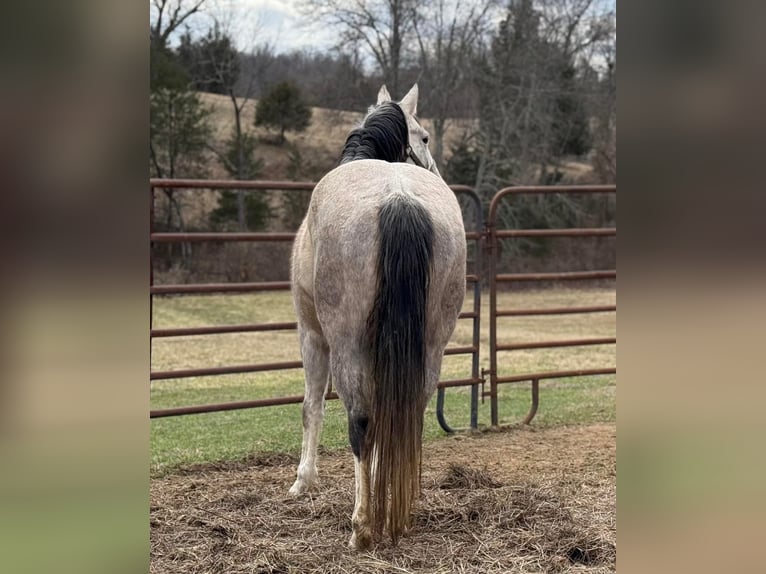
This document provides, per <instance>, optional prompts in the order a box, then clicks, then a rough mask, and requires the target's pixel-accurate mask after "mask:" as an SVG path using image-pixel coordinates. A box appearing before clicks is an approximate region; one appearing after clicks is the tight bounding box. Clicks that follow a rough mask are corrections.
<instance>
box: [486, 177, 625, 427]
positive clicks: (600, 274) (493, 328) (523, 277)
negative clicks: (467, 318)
mask: <svg viewBox="0 0 766 574" xmlns="http://www.w3.org/2000/svg"><path fill="white" fill-rule="evenodd" d="M616 192H617V188H616V187H615V186H613V185H593V186H544V187H543V186H535V187H507V188H504V189H501V190H500V191H499V192H497V193H496V194H495V196H494V197H493V198H492V201H491V202H490V206H489V215H488V217H487V231H486V235H487V251H488V257H489V265H488V267H489V357H490V368H489V371H488V372H487V371H485V374H488V375H489V382H490V390H489V392H487V393H485V394H484V395H483V396H488V397H489V398H490V410H491V412H490V418H491V423H492V425H493V426H497V425H498V423H499V421H498V392H497V391H498V385H501V384H505V383H518V382H526V381H530V382H531V391H532V403H531V407H530V410H529V412H528V413H527V415H526V417H525V418H524V420H523V421H522V422H523V423H524V424H528V423H529V422H530V421H531V420H532V419H533V418H534V416H535V414H536V413H537V409H538V406H539V401H540V397H539V393H540V391H539V384H540V381H541V380H544V379H559V378H566V377H580V376H590V375H609V374H615V373H616V372H617V369H616V368H615V367H604V368H597V369H580V370H571V369H570V370H560V371H549V372H535V373H520V374H514V375H512V376H502V377H501V376H499V374H498V353H499V352H508V351H518V350H526V349H547V348H557V347H576V346H584V345H613V344H616V343H617V339H616V338H615V337H594V338H586V339H571V340H563V341H534V342H521V343H503V344H501V343H499V342H498V335H497V319H498V318H499V317H518V316H538V315H539V316H550V315H564V314H589V313H608V312H614V311H616V310H617V307H616V306H615V305H595V306H582V307H556V308H551V307H549V308H541V309H498V303H497V293H498V285H499V284H500V283H512V282H537V281H582V280H594V279H616V278H617V271H616V269H606V270H596V271H590V270H589V271H566V272H558V273H506V274H500V273H498V272H497V264H498V256H499V249H498V248H499V241H500V240H501V239H514V238H519V237H529V238H549V237H572V238H579V237H609V236H616V235H617V229H616V228H571V229H499V228H498V222H497V216H498V210H499V207H500V205H501V202H502V201H503V200H504V199H506V198H508V199H512V198H514V197H518V196H519V195H522V194H543V193H545V194H550V193H562V194H567V195H569V194H615V193H616Z"/></svg>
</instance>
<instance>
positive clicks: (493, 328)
mask: <svg viewBox="0 0 766 574" xmlns="http://www.w3.org/2000/svg"><path fill="white" fill-rule="evenodd" d="M314 185H315V183H314V182H285V181H229V180H187V179H183V180H182V179H173V180H167V179H152V180H150V185H149V188H150V214H149V215H150V241H151V244H152V245H158V244H172V243H201V242H253V243H255V242H290V241H292V240H293V239H294V238H295V233H287V232H257V233H249V232H248V233H244V232H221V233H212V232H195V233H175V232H174V233H165V232H155V230H154V207H153V206H154V198H155V190H156V189H163V188H164V189H174V190H185V191H189V192H194V191H200V190H210V189H215V190H248V191H252V192H265V191H311V190H313V188H314ZM450 187H451V188H452V190H453V191H454V192H455V193H456V195H458V196H462V197H465V198H466V199H467V202H468V204H469V206H470V208H469V209H470V212H469V214H468V215H469V217H465V220H466V222H469V223H467V230H466V240H467V241H468V242H469V245H471V246H472V252H473V256H472V257H471V258H470V261H469V262H468V265H467V275H466V282H467V283H468V290H467V292H468V293H471V294H472V298H473V304H472V308H471V310H470V311H465V312H462V313H461V314H460V319H470V320H471V322H472V338H471V345H468V346H465V345H464V346H452V347H448V348H447V349H446V351H445V355H462V354H470V355H471V373H470V376H468V377H465V378H460V379H453V380H442V381H440V382H439V385H438V391H437V401H436V403H437V404H436V417H437V420H438V422H439V424H440V426H441V427H442V429H444V430H445V431H447V432H453V430H454V429H453V428H452V427H451V426H450V425H449V424H448V422H447V421H446V419H445V416H444V405H445V390H446V389H448V388H452V387H459V386H470V387H471V395H470V397H471V406H470V420H469V426H470V427H471V428H477V427H478V403H479V398H481V399H482V401H483V399H484V398H485V397H488V398H489V399H490V419H491V424H492V425H493V426H496V425H498V423H499V420H498V386H499V385H500V384H506V383H517V382H526V381H530V382H531V395H532V403H531V408H530V410H529V412H528V413H527V415H526V416H525V418H524V420H523V421H522V422H523V423H529V422H530V421H531V420H532V419H533V418H534V416H535V414H536V412H537V409H538V406H539V382H540V381H541V380H545V379H554V378H556V379H557V378H566V377H578V376H593V375H607V374H615V373H616V368H615V367H603V368H595V369H579V370H578V369H566V370H558V371H545V372H532V373H520V374H518V373H517V374H513V375H509V376H500V375H499V374H498V353H506V352H513V351H519V350H529V349H548V348H560V347H581V346H587V345H612V344H616V338H615V337H593V338H580V339H571V340H554V341H527V342H513V343H505V342H503V343H501V342H499V341H498V330H497V321H498V318H503V317H529V316H556V315H572V314H582V315H586V314H592V313H612V312H615V311H616V305H590V306H571V307H548V308H533V309H499V308H498V290H499V285H501V284H512V283H525V284H530V283H534V282H550V281H556V282H558V281H567V282H569V281H588V280H609V279H616V277H617V272H616V270H615V269H603V270H582V271H561V272H539V273H538V272H536V273H499V272H498V263H499V242H500V241H501V240H513V239H518V238H533V239H539V238H561V237H568V238H573V239H577V238H582V237H609V236H616V233H617V230H616V228H570V229H502V228H499V226H498V210H499V207H500V205H501V202H503V201H504V200H506V198H508V199H512V198H514V197H518V196H519V195H521V194H549V193H563V194H614V193H616V187H615V186H554V187H511V188H505V189H502V190H500V191H499V192H497V193H496V194H495V195H494V196H493V198H492V200H491V202H490V204H489V213H488V217H487V221H486V225H485V222H484V211H483V206H482V201H481V199H480V197H479V196H478V194H477V193H476V192H475V191H474V190H473V189H472V188H470V187H467V186H460V185H454V186H450ZM464 215H465V214H464ZM150 253H151V250H150ZM485 258H487V259H486V269H485ZM482 279H485V280H486V282H487V284H488V286H489V289H488V290H489V362H490V366H489V369H488V370H487V369H483V368H482V367H481V365H480V356H479V353H480V347H481V296H482ZM150 283H151V284H150V289H149V290H150V309H152V307H153V305H152V303H151V302H153V299H154V297H155V296H168V295H180V296H183V295H191V294H221V293H232V294H234V293H255V292H269V291H286V290H289V289H290V282H289V281H261V282H240V283H197V284H162V285H156V284H155V283H154V265H153V261H152V258H151V256H150ZM296 328H297V324H296V323H295V322H294V321H282V322H270V323H260V324H234V325H215V326H209V325H200V326H194V327H167V328H154V327H153V325H152V326H151V328H150V338H151V340H154V339H161V338H170V337H185V336H213V335H219V334H229V333H256V332H269V331H294V330H296ZM297 349H298V346H297V338H296V350H297ZM300 368H302V363H301V361H298V360H296V361H282V362H269V363H254V364H239V365H218V366H211V367H204V368H188V369H175V370H167V371H151V372H150V381H152V382H154V381H163V380H169V379H181V378H188V377H201V376H219V375H227V374H242V373H255V372H266V371H280V370H289V369H300ZM487 375H488V376H489V382H490V390H489V391H487V392H484V384H485V382H486V376H487ZM480 387H481V389H482V390H481V392H480V390H479V388H480ZM326 398H327V399H329V400H332V399H337V398H338V396H337V394H336V393H335V392H333V390H332V385H331V384H330V385H329V386H328V392H327V394H326ZM302 400H303V396H302V395H291V396H282V397H271V398H266V399H254V400H249V401H238V402H229V403H215V404H204V405H188V406H182V407H173V408H165V409H153V410H151V412H150V417H151V418H160V417H169V416H178V415H187V414H196V413H207V412H219V411H228V410H236V409H248V408H258V407H268V406H276V405H287V404H295V403H300V402H302Z"/></svg>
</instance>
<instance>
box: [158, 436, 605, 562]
mask: <svg viewBox="0 0 766 574" xmlns="http://www.w3.org/2000/svg"><path fill="white" fill-rule="evenodd" d="M615 436H616V428H615V425H613V424H603V425H591V426H582V427H569V428H567V427H564V428H555V429H544V430H535V429H534V428H512V429H509V430H506V431H502V432H497V433H485V434H483V435H476V436H455V437H451V438H446V439H443V440H439V441H434V442H429V443H426V444H425V447H424V460H423V494H422V496H421V499H420V501H419V503H418V506H417V508H416V509H415V511H414V513H413V529H412V530H411V532H410V533H409V535H407V536H406V537H405V538H403V539H402V540H401V541H400V543H399V545H398V546H397V547H391V545H390V543H389V542H388V540H386V541H384V542H383V543H381V544H380V545H378V546H377V547H376V548H374V549H373V550H371V551H369V552H354V551H352V550H350V549H348V548H347V547H346V543H347V541H348V538H349V536H350V535H351V521H350V516H351V511H352V507H353V481H354V471H353V461H352V457H351V454H350V452H346V451H340V452H332V453H323V455H322V456H321V457H320V462H319V474H320V477H321V479H322V483H323V486H322V489H321V490H320V491H319V492H317V493H316V494H314V495H313V496H311V497H308V498H304V499H298V500H295V499H292V498H291V497H290V496H289V495H288V494H287V489H288V488H289V487H290V485H291V484H292V481H293V479H294V475H295V474H294V473H295V465H296V460H295V458H294V457H291V456H289V455H271V456H253V457H251V458H250V459H249V460H246V461H243V462H237V463H221V464H216V465H200V466H196V467H193V468H188V469H185V470H182V471H179V472H178V473H176V474H173V475H170V476H166V477H164V478H161V479H157V480H155V481H153V482H152V485H151V572H154V573H160V572H163V573H164V572H183V573H184V574H193V573H197V572H221V573H224V572H225V573H238V572H249V573H261V574H266V573H270V574H277V573H280V574H281V573H299V572H300V573H304V572H306V573H309V572H333V573H359V572H396V573H405V572H428V573H436V572H439V573H442V572H444V573H452V572H477V573H478V572H481V573H487V574H493V573H499V572H614V571H615V553H616V552H615V551H616V546H615V545H616V540H615V534H616V533H615V502H616V500H615V498H616V491H615Z"/></svg>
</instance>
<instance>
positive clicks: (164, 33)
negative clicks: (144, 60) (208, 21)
mask: <svg viewBox="0 0 766 574" xmlns="http://www.w3.org/2000/svg"><path fill="white" fill-rule="evenodd" d="M206 1H207V0H191V1H190V0H152V3H151V6H152V9H153V10H152V12H153V14H152V20H153V21H154V23H153V24H151V26H150V28H149V34H150V38H151V42H152V45H153V46H156V47H158V48H164V47H166V46H167V45H168V39H169V38H170V35H171V34H172V33H173V32H175V31H176V30H178V29H179V28H180V27H181V25H182V24H184V23H185V22H187V21H188V20H189V18H191V17H192V16H194V15H195V14H197V13H199V12H200V11H201V10H202V6H203V5H204V4H205V2H206Z"/></svg>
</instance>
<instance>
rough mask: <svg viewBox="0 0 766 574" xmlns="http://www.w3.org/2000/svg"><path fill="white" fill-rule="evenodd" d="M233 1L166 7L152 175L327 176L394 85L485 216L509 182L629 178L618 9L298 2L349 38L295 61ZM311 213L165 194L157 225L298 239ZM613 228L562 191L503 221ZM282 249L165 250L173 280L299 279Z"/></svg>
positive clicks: (607, 251) (511, 259) (520, 248)
mask: <svg viewBox="0 0 766 574" xmlns="http://www.w3.org/2000/svg"><path fill="white" fill-rule="evenodd" d="M222 6H224V5H219V4H217V3H216V2H215V0H193V1H190V0H151V21H150V61H151V82H150V86H151V93H150V100H151V107H150V109H151V119H150V127H151V129H150V146H149V148H150V149H149V152H150V153H149V159H150V161H149V165H150V174H151V176H152V177H176V178H178V177H193V178H207V177H216V178H227V179H241V180H246V179H289V180H318V179H319V178H321V176H322V175H324V174H325V173H327V172H328V171H329V170H330V169H332V168H333V167H335V165H337V160H338V157H339V154H340V151H341V148H342V145H343V141H344V140H345V135H346V134H347V133H348V131H349V130H350V129H352V128H353V127H354V125H355V124H356V123H357V122H359V121H360V120H361V119H362V118H363V115H364V112H365V111H366V109H367V107H368V106H369V105H370V104H372V103H374V101H375V96H376V94H377V91H378V89H379V88H380V86H381V84H384V83H385V84H386V85H387V86H388V88H389V91H390V92H391V94H392V95H393V97H394V98H400V97H402V96H403V95H404V93H405V92H406V91H407V90H408V89H409V88H410V87H411V85H412V84H413V83H415V82H417V83H418V85H419V88H420V99H419V102H418V114H419V116H420V117H421V118H422V119H423V120H424V124H425V125H426V127H427V129H429V131H430V135H431V142H432V143H431V150H432V153H433V155H434V158H435V159H436V161H437V164H438V167H439V169H440V171H441V173H442V175H443V176H444V178H445V180H446V181H447V182H448V183H461V184H467V185H470V186H472V187H474V188H475V189H476V190H477V192H478V193H479V194H480V196H481V197H482V199H483V201H484V202H485V204H486V203H488V202H489V200H490V199H491V197H492V195H493V194H494V193H495V192H496V191H497V190H498V189H500V188H502V187H506V186H509V185H554V184H566V183H615V182H616V171H617V150H616V109H617V101H616V96H617V93H616V79H617V66H616V8H615V4H614V2H613V1H606V0H510V1H508V0H506V1H504V2H503V1H498V0H418V1H413V0H355V1H347V0H298V1H297V6H298V9H299V12H300V14H301V17H302V18H303V19H304V20H305V21H306V22H307V23H308V22H312V23H314V24H317V23H318V24H320V25H322V26H324V27H326V28H327V29H329V30H332V31H333V33H334V34H335V37H336V38H337V43H336V44H335V45H334V46H332V47H331V48H329V49H319V48H313V47H306V48H302V49H300V50H293V51H284V50H282V49H280V46H279V45H274V44H273V43H270V42H268V41H266V40H264V38H266V37H268V35H267V34H266V33H265V32H266V31H265V30H264V28H263V25H262V24H261V23H260V21H259V18H258V17H257V15H255V16H254V17H253V20H252V22H241V21H237V19H236V16H235V15H234V14H233V13H232V12H227V11H226V9H225V8H222ZM191 22H194V24H195V25H194V26H190V23H191ZM243 28H244V29H247V30H248V31H249V34H247V37H249V38H251V39H250V40H249V41H248V42H247V44H248V45H247V46H244V47H243V45H242V44H243V40H242V37H243V35H242V30H243ZM307 202H308V195H307V194H294V193H292V194H287V193H280V192H273V193H269V194H256V193H246V192H243V191H242V192H238V191H229V192H212V191H211V192H206V193H203V194H199V193H193V194H192V193H189V192H184V191H174V190H170V189H163V190H158V193H157V201H156V203H155V228H156V229H157V230H167V231H194V230H200V231H201V230H211V229H213V230H227V229H230V230H240V231H247V230H249V231H256V230H264V229H268V230H294V229H296V228H297V226H298V224H299V223H300V220H301V219H302V217H303V214H304V212H305V206H306V204H307ZM615 217H616V215H615V205H614V200H613V199H611V200H607V199H593V198H586V197H584V198H582V199H574V200H573V199H567V198H565V197H563V196H559V195H550V196H545V197H525V198H519V199H517V200H516V201H515V202H514V203H513V205H508V206H506V207H504V208H503V210H502V211H501V213H500V220H501V222H502V224H503V225H504V226H508V227H532V228H548V227H571V226H601V225H604V226H606V225H609V226H611V225H614V224H615ZM613 241H614V240H613V239H609V238H604V239H593V240H587V241H584V242H581V243H579V244H578V247H577V248H575V247H573V246H571V242H562V241H560V240H547V241H519V240H514V241H512V242H511V241H509V242H506V243H505V245H504V250H503V251H504V253H503V262H504V263H503V265H504V266H505V267H506V268H508V269H510V268H513V269H515V270H519V269H531V268H534V269H537V270H542V269H543V268H545V267H550V268H556V267H557V266H558V267H560V265H561V263H562V259H566V260H567V265H568V267H570V268H572V267H575V266H577V265H579V267H580V268H598V267H602V268H607V267H612V266H613V265H614V243H613ZM285 247H286V246H285ZM264 248H268V250H269V252H268V254H267V253H266V252H265V251H263V249H264ZM274 248H275V246H274V245H273V244H272V245H266V246H258V245H249V246H245V245H226V246H222V245H199V246H197V245H195V246H194V247H193V249H192V247H191V246H189V245H186V246H181V245H176V246H174V247H173V248H172V249H171V248H170V247H168V246H167V245H166V246H162V248H161V249H157V250H156V251H155V255H156V257H157V261H158V265H159V267H160V271H161V272H163V273H166V274H169V276H172V278H173V279H183V278H186V277H194V278H197V279H199V278H200V277H202V276H204V277H206V278H209V279H216V278H218V279H225V280H254V279H261V280H266V279H276V278H284V277H285V274H286V271H287V266H286V263H285V265H284V266H283V265H276V266H274V265H271V264H269V263H268V262H269V261H272V260H273V258H274V257H275V254H274V253H273V250H274ZM261 251H263V253H261ZM277 255H281V254H277ZM284 256H285V259H286V256H287V250H286V251H285V253H284ZM570 260H571V262H570ZM541 266H542V267H541ZM178 275H180V276H182V277H177V276H178Z"/></svg>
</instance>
